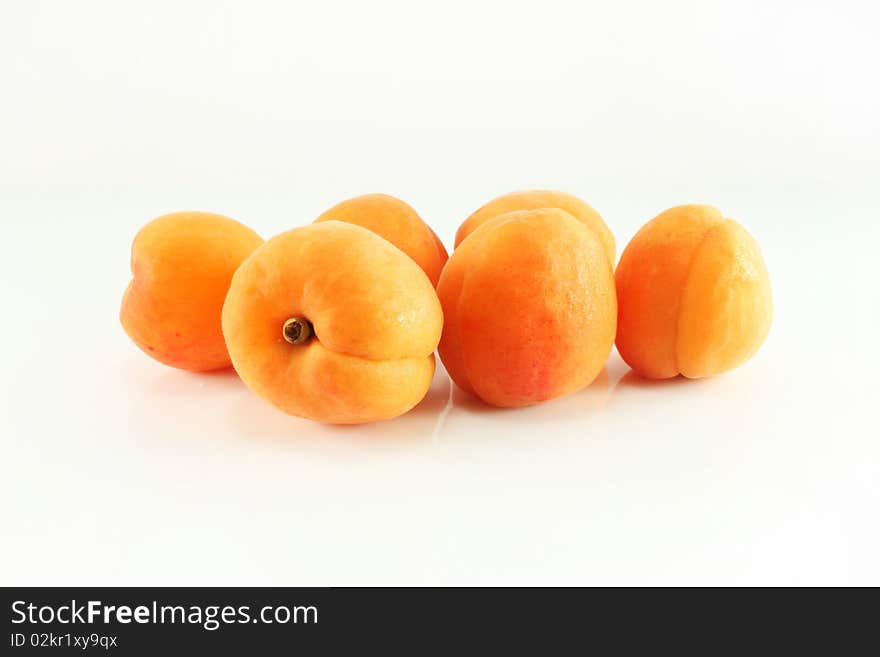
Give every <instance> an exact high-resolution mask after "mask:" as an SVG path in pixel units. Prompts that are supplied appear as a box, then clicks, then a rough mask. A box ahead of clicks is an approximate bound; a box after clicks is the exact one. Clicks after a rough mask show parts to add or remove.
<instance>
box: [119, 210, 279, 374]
mask: <svg viewBox="0 0 880 657" xmlns="http://www.w3.org/2000/svg"><path fill="white" fill-rule="evenodd" d="M262 242H263V240H262V238H261V237H260V236H259V235H257V234H256V233H255V232H254V231H252V230H251V229H250V228H248V227H247V226H245V225H243V224H240V223H239V222H237V221H235V220H234V219H230V218H229V217H224V216H222V215H219V214H212V213H210V212H174V213H172V214H166V215H164V216H161V217H158V218H157V219H154V220H153V221H151V222H150V223H148V224H147V225H146V226H144V227H143V228H142V229H141V230H140V232H138V234H137V235H136V236H135V238H134V243H133V244H132V247H131V272H132V276H133V278H132V280H131V282H130V283H129V284H128V288H127V289H126V290H125V294H124V295H123V297H122V308H121V310H120V313H119V319H120V321H121V322H122V326H123V327H124V328H125V331H126V333H128V335H129V337H130V338H131V339H132V340H134V343H135V344H136V345H137V346H138V347H140V348H141V349H142V350H143V351H144V352H145V353H146V354H148V355H149V356H152V357H153V358H155V359H156V360H158V361H159V362H160V363H164V364H166V365H170V366H172V367H178V368H180V369H184V370H191V371H195V372H198V371H205V370H215V369H221V368H224V367H229V365H230V364H231V361H230V359H229V354H228V353H227V351H226V343H225V342H224V340H223V331H222V329H221V326H220V314H221V311H222V309H223V301H224V299H225V298H226V292H227V290H228V289H229V283H230V281H231V280H232V274H233V273H235V270H236V269H237V268H238V266H239V265H240V264H241V263H242V262H243V261H244V259H245V258H247V257H248V256H249V255H250V254H251V252H252V251H253V250H254V249H256V248H257V247H258V246H259V245H260V244H262Z"/></svg>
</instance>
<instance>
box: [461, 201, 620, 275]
mask: <svg viewBox="0 0 880 657" xmlns="http://www.w3.org/2000/svg"><path fill="white" fill-rule="evenodd" d="M541 208H558V209H560V210H565V211H566V212H568V213H569V214H570V215H572V216H573V217H574V218H575V219H578V220H579V221H581V222H582V223H583V224H584V225H586V226H587V228H589V229H590V230H592V231H593V232H595V233H596V235H597V237H598V238H599V240H600V241H601V242H602V246H603V247H604V249H605V255H606V256H607V257H608V262H609V263H611V267H612V268H613V267H614V262H615V258H616V257H617V247H616V246H615V243H614V235H613V234H612V233H611V230H610V229H609V228H608V226H607V225H606V224H605V221H604V220H603V219H602V217H601V216H600V215H599V213H598V212H596V211H595V210H594V209H593V208H592V207H591V206H590V205H589V204H588V203H587V202H586V201H583V200H581V199H579V198H578V197H577V196H574V195H572V194H567V193H566V192H558V191H553V190H546V189H536V190H526V191H520V192H511V193H509V194H504V195H502V196H499V197H497V198H495V199H492V200H491V201H489V202H488V203H486V204H485V205H484V206H482V207H481V208H479V209H478V210H477V211H476V212H474V213H473V214H472V215H471V216H469V217H468V218H467V219H465V220H464V223H463V224H462V225H461V226H459V228H458V231H457V232H456V233H455V248H458V245H459V244H461V243H462V241H464V238H465V237H467V236H468V235H470V234H471V233H472V232H474V231H475V230H476V229H477V228H478V227H479V226H482V225H483V224H484V223H486V222H487V221H489V220H490V219H494V218H495V217H498V216H501V215H502V214H506V213H508V212H514V211H516V210H539V209H541Z"/></svg>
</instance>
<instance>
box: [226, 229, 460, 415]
mask: <svg viewBox="0 0 880 657" xmlns="http://www.w3.org/2000/svg"><path fill="white" fill-rule="evenodd" d="M442 326H443V315H442V311H441V309H440V303H439V301H438V299H437V293H436V292H435V291H434V287H433V286H432V285H431V281H429V280H428V277H427V276H426V275H425V274H424V272H423V271H422V270H421V269H420V268H419V266H418V265H417V264H416V263H415V262H414V261H413V260H412V259H411V258H409V257H408V256H407V255H406V254H405V253H403V251H401V250H400V249H398V248H397V247H396V246H394V245H392V244H391V243H390V242H388V241H386V240H384V239H382V238H381V237H379V236H378V235H376V234H375V233H373V232H371V231H369V230H367V229H366V228H361V227H360V226H356V225H354V224H350V223H344V222H341V221H325V222H320V223H316V224H311V225H309V226H304V227H302V228H295V229H293V230H289V231H287V232H285V233H282V234H281V235H278V236H276V237H273V238H272V239H270V240H269V241H268V242H266V243H265V244H263V245H262V246H261V247H260V248H258V249H257V250H256V251H254V253H253V255H252V256H251V257H250V258H248V259H247V260H246V261H245V262H244V264H242V266H241V267H240V268H239V269H238V271H237V272H236V273H235V276H234V277H233V279H232V284H231V286H230V288H229V294H228V295H227V297H226V303H225V305H224V306H223V333H224V335H225V336H226V343H227V345H228V347H229V353H230V355H231V356H232V362H233V364H234V365H235V369H236V370H237V371H238V374H239V376H241V378H242V380H244V382H245V383H246V384H247V385H248V386H249V387H250V388H251V389H252V390H253V391H254V392H256V393H257V394H258V395H259V396H261V397H263V398H264V399H266V400H267V401H269V402H271V403H272V404H274V405H275V406H276V407H278V408H279V409H281V410H282V411H285V412H286V413H289V414H291V415H297V416H300V417H305V418H310V419H313V420H319V421H321V422H329V423H336V424H353V423H359V422H371V421H375V420H384V419H388V418H392V417H395V416H397V415H400V414H401V413H405V412H406V411H408V410H409V409H411V408H412V407H413V406H415V405H416V404H417V403H418V402H419V401H420V400H421V399H422V398H423V397H424V396H425V393H426V392H427V391H428V387H429V386H430V384H431V378H432V376H433V374H434V355H433V352H434V349H435V348H436V346H437V343H438V341H439V340H440V332H441V330H442Z"/></svg>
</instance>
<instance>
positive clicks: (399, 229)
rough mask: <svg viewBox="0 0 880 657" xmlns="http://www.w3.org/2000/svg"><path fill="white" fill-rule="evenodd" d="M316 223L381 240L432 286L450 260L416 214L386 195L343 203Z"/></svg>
mask: <svg viewBox="0 0 880 657" xmlns="http://www.w3.org/2000/svg"><path fill="white" fill-rule="evenodd" d="M319 221H345V222H347V223H350V224H357V225H358V226H363V227H364V228H367V229H369V230H371V231H373V232H374V233H376V234H377V235H379V236H381V237H384V238H385V239H386V240H388V241H389V242H391V243H392V244H393V245H394V246H396V247H397V248H398V249H400V250H401V251H403V252H404V253H405V254H406V255H408V256H409V257H410V258H412V259H413V260H415V261H416V263H418V265H419V267H421V268H422V270H423V271H424V272H425V273H426V274H427V275H428V278H430V279H431V284H432V285H434V286H436V285H437V281H438V280H439V278H440V272H441V271H442V269H443V265H445V264H446V259H447V258H448V257H449V256H448V255H447V253H446V247H444V246H443V242H441V241H440V238H439V237H437V235H436V234H435V233H434V231H433V230H431V227H430V226H428V224H426V223H425V222H424V221H422V218H421V217H420V216H419V215H418V213H417V212H416V211H415V210H414V209H413V208H412V207H410V206H409V205H408V204H406V203H404V202H403V201H401V200H400V199H399V198H395V197H394V196H389V195H387V194H365V195H364V196H356V197H355V198H350V199H348V200H347V201H342V202H341V203H338V204H337V205H334V206H333V207H332V208H330V209H329V210H327V211H326V212H324V213H323V214H322V215H321V216H320V217H318V218H317V219H315V222H319Z"/></svg>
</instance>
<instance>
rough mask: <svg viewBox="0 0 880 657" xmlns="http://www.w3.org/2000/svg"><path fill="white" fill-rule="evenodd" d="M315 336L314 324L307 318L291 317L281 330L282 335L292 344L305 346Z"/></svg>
mask: <svg viewBox="0 0 880 657" xmlns="http://www.w3.org/2000/svg"><path fill="white" fill-rule="evenodd" d="M313 334H314V330H313V329H312V323H311V322H310V321H309V320H307V319H306V318H305V317H291V318H290V319H288V320H287V321H286V322H284V326H283V327H282V328H281V335H282V336H283V337H284V339H285V340H287V341H288V342H289V343H290V344H303V343H304V342H306V341H308V339H309V338H311V337H312V335H313Z"/></svg>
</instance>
